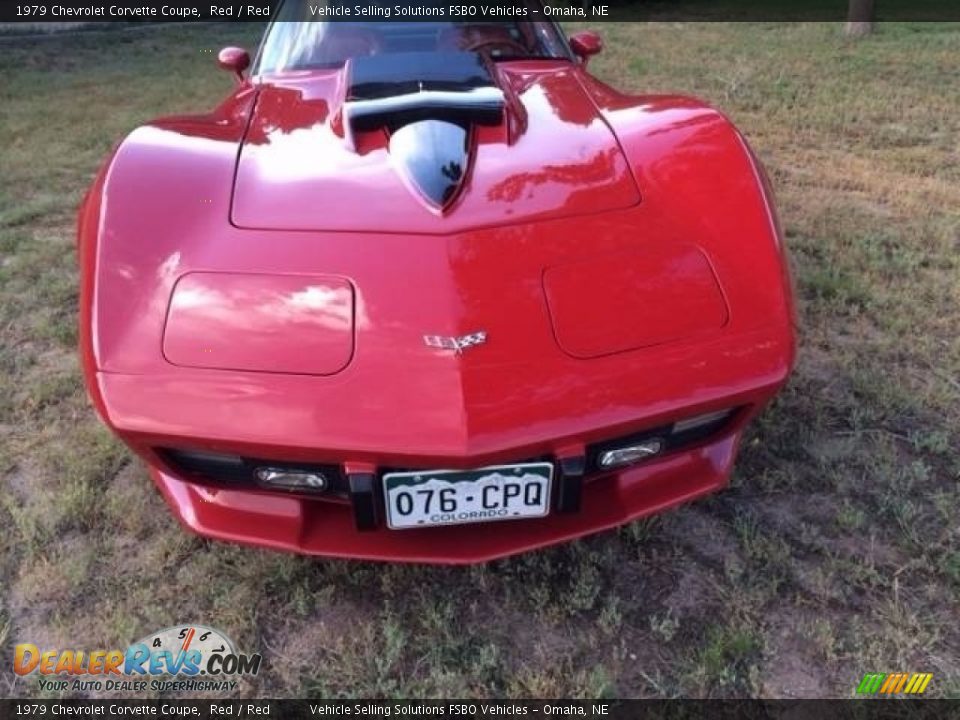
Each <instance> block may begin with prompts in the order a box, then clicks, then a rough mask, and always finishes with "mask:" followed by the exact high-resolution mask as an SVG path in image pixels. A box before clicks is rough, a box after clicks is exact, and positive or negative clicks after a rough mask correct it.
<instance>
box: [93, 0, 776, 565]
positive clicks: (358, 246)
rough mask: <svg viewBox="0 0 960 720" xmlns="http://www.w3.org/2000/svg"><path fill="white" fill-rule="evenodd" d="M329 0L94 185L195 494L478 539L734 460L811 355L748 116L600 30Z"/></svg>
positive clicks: (155, 130)
mask: <svg viewBox="0 0 960 720" xmlns="http://www.w3.org/2000/svg"><path fill="white" fill-rule="evenodd" d="M534 1H535V0H529V2H530V3H533V2H534ZM317 4H318V3H317V2H311V3H307V2H304V1H292V0H288V1H287V2H285V3H283V5H282V6H281V8H280V10H279V15H278V16H277V17H276V19H275V21H274V22H273V23H272V24H271V25H270V27H269V28H268V30H267V32H266V35H265V37H264V40H263V43H262V46H261V48H260V51H259V53H258V55H257V58H256V60H255V62H254V63H253V66H252V68H250V72H249V73H247V72H246V71H247V69H248V65H249V57H248V55H247V54H246V53H245V52H244V51H242V50H240V49H238V48H228V49H226V50H224V51H222V52H221V53H220V64H221V65H223V66H224V67H226V68H228V69H230V70H231V71H232V72H234V73H235V74H236V75H237V76H238V78H239V84H238V86H237V88H236V91H235V92H234V93H233V94H232V95H231V96H230V97H229V98H228V99H227V100H226V101H225V102H224V103H223V104H222V105H220V106H219V107H218V108H217V109H216V110H214V111H213V112H211V113H210V114H205V115H191V116H178V117H168V118H163V119H160V120H156V121H154V122H151V123H150V124H148V125H145V126H143V127H140V128H138V129H137V130H135V131H134V132H132V133H131V134H130V135H129V136H128V137H127V138H126V139H125V140H124V141H123V142H122V143H120V144H119V146H118V147H117V148H116V150H115V151H114V153H113V154H112V156H111V157H110V158H109V160H108V161H107V162H106V164H105V165H104V167H103V169H102V170H101V171H100V173H99V174H98V175H97V177H96V179H95V181H94V183H93V186H92V188H91V189H90V191H89V192H88V194H87V196H86V198H85V200H84V203H83V205H82V208H81V210H80V218H79V257H80V263H81V268H82V288H81V342H82V356H83V364H84V370H85V376H86V382H87V386H88V389H89V392H90V395H91V396H92V398H93V401H94V404H95V405H96V407H97V409H98V411H99V413H100V415H101V416H102V417H103V419H104V420H105V421H106V423H107V424H108V425H109V426H110V427H111V428H112V429H113V430H114V431H115V432H116V433H117V434H118V435H119V436H120V437H121V438H122V439H123V440H124V441H125V442H126V443H127V444H129V446H130V447H131V448H133V450H134V451H136V452H137V453H138V454H139V455H140V456H142V457H143V458H144V459H145V460H146V461H147V463H148V465H149V467H150V470H151V473H152V476H153V479H154V481H155V482H156V484H157V486H158V487H159V489H160V491H161V492H162V494H163V496H164V498H165V499H166V501H167V502H168V504H169V505H170V507H171V508H172V509H173V511H174V513H175V514H176V516H177V517H178V518H179V519H180V521H182V523H183V524H184V525H186V526H187V527H188V528H190V529H192V530H194V531H196V532H198V533H200V534H202V535H204V536H207V537H212V538H220V539H224V540H231V541H237V542H244V543H251V544H254V545H260V546H265V547H273V548H281V549H286V550H292V551H296V552H301V553H310V554H317V555H325V556H345V557H357V558H374V559H382V560H403V561H419V562H445V563H464V562H476V561H483V560H487V559H490V558H496V557H500V556H504V555H509V554H512V553H516V552H520V551H524V550H529V549H531V548H537V547H541V546H545V545H549V544H551V543H556V542H560V541H563V540H568V539H571V538H575V537H578V536H582V535H585V534H588V533H593V532H596V531H598V530H602V529H604V528H610V527H613V526H616V525H619V524H621V523H625V522H628V521H630V520H632V519H634V518H638V517H641V516H644V515H648V514H650V513H654V512H657V511H660V510H663V509H664V508H667V507H669V506H671V505H674V504H676V503H680V502H683V501H687V500H690V499H692V498H695V497H698V496H701V495H703V494H705V493H709V492H711V491H714V490H717V489H719V488H721V487H723V486H724V484H725V483H726V480H727V478H728V476H729V473H730V470H731V465H732V463H733V461H734V457H735V455H736V451H737V446H738V442H739V440H740V437H741V434H742V432H743V429H744V425H745V424H746V423H747V422H748V421H749V420H750V418H751V417H753V416H755V415H756V414H757V413H758V412H760V410H761V409H762V408H763V406H764V405H765V404H766V403H767V402H768V401H769V400H770V399H771V398H772V397H773V395H774V394H775V393H776V392H777V391H778V389H779V388H780V387H781V386H782V385H783V383H784V382H785V381H786V379H787V376H788V374H789V372H790V369H791V367H792V364H793V359H794V327H793V308H792V299H791V292H790V282H789V277H788V275H787V267H786V258H785V249H784V247H783V240H782V238H781V234H780V231H779V229H778V224H777V219H776V216H775V211H774V208H773V205H772V198H771V194H770V189H769V186H768V183H767V181H766V179H765V175H764V172H763V170H762V168H761V167H760V164H759V163H758V161H757V159H756V158H755V157H754V155H753V154H752V153H751V151H750V149H749V148H748V146H747V144H746V143H745V142H744V139H743V137H741V135H740V134H739V133H738V132H737V130H736V129H735V128H734V127H732V126H731V124H730V122H729V121H728V120H727V119H726V118H725V117H724V116H723V115H722V114H720V113H719V112H717V111H716V110H713V109H711V108H710V107H708V106H707V105H705V104H704V103H702V102H699V101H697V100H694V99H691V98H687V97H677V96H664V95H639V96H629V95H624V94H621V93H620V92H617V91H616V90H614V89H612V88H610V87H608V86H607V85H605V84H603V83H601V82H599V81H598V80H597V79H595V78H594V77H592V76H591V75H590V74H588V72H587V70H586V64H587V60H588V58H589V56H591V55H593V54H594V53H596V52H598V51H599V50H600V47H601V43H600V39H599V37H598V36H597V35H595V34H593V33H590V32H582V33H578V34H575V35H573V36H572V37H570V38H569V39H567V38H566V37H564V35H563V34H562V31H561V30H560V29H559V28H558V27H557V26H556V25H555V24H554V23H552V22H533V21H529V22H497V23H491V22H487V23H456V22H346V21H335V22H315V21H310V20H309V15H310V11H309V6H310V5H317ZM321 4H322V3H321ZM532 17H535V16H532ZM492 521H505V522H492Z"/></svg>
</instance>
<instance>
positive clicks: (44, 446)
mask: <svg viewBox="0 0 960 720" xmlns="http://www.w3.org/2000/svg"><path fill="white" fill-rule="evenodd" d="M603 30H604V33H605V36H606V39H607V50H606V51H605V53H604V54H602V55H601V56H599V58H598V59H596V60H595V61H594V62H593V69H594V70H595V72H596V73H597V74H598V75H599V76H600V77H602V78H603V79H605V80H607V81H609V82H611V83H613V84H615V85H618V86H620V87H623V88H630V89H632V90H634V91H637V92H662V91H679V92H683V93H692V94H697V95H701V96H703V97H705V98H707V99H708V100H710V101H712V102H713V103H715V104H716V105H718V106H720V107H722V108H723V109H725V110H726V111H727V112H728V113H729V114H730V115H731V117H732V118H733V119H734V121H735V122H737V124H738V125H739V126H740V127H741V128H742V129H743V131H744V132H745V133H746V135H747V136H748V138H749V139H750V140H751V142H752V143H753V145H754V147H755V148H756V149H757V151H758V153H759V155H760V156H761V157H762V158H763V160H764V161H765V162H766V164H767V166H768V168H769V170H770V172H771V175H772V177H773V180H774V182H775V185H776V186H777V189H778V193H779V200H780V206H781V214H782V217H783V220H784V224H785V227H786V232H787V236H788V242H789V244H790V246H791V250H792V254H793V261H794V271H795V276H796V280H797V287H798V296H799V297H798V300H799V308H800V322H801V351H800V358H799V367H798V370H797V372H796V375H795V376H794V378H793V380H792V382H791V384H790V386H789V387H788V389H787V390H786V391H785V392H784V394H783V395H782V396H781V398H780V399H779V401H778V402H777V403H776V405H775V406H774V407H773V408H771V409H770V410H769V411H768V412H767V413H766V414H765V415H764V416H763V418H762V420H761V421H760V422H758V423H757V424H756V425H755V426H754V427H753V428H752V429H751V431H750V432H749V435H748V437H747V438H746V440H745V442H744V447H743V454H742V457H741V460H740V462H739V465H738V468H737V471H736V474H735V476H734V478H733V482H732V486H731V488H730V489H729V490H727V491H726V492H723V493H721V494H719V495H717V496H715V497H713V498H710V499H708V500H705V501H701V502H697V503H694V504H692V505H689V506H686V507H684V508H682V509H680V510H677V511H674V512H671V513H668V514H665V515H663V516H661V517H657V518H654V519H652V520H649V521H645V522H640V523H636V524H634V525H632V526H629V527H626V528H624V529H622V530H620V531H619V532H610V533H605V534H602V535H599V536H597V537H594V538H591V539H588V540H585V541H582V542H578V543H574V544H571V545H567V546H563V547H559V548H556V549H553V550H549V551H545V552H538V553H534V554H530V555H526V556H522V557H519V558H516V559H511V560H506V561H501V562H495V563H492V564H490V565H487V566H481V567H473V568H461V569H449V568H432V567H407V566H403V567H400V566H397V567H394V566H388V565H375V564H364V563H352V562H340V561H337V562H321V561H316V560H310V559H304V558H300V557H294V556H288V555H283V554H277V553H273V552H266V551H256V550H248V549H242V548H238V547H233V546H229V545H222V544H217V543H210V542H206V541H203V540H200V539H197V538H195V537H192V536H188V535H186V534H185V533H184V532H182V531H181V530H180V528H179V526H178V525H177V524H176V523H175V521H174V520H173V519H172V517H171V516H170V515H169V513H168V512H167V510H166V507H165V506H164V504H163V502H162V501H161V499H160V497H159V496H158V495H157V493H156V492H155V491H154V490H153V487H152V485H151V484H150V483H149V480H148V478H147V475H146V473H145V472H144V470H143V469H142V468H141V466H140V465H139V464H137V463H136V462H133V461H132V460H131V458H130V456H129V454H128V453H127V452H126V451H125V450H124V449H123V448H122V447H121V446H120V445H119V444H118V443H117V442H116V441H114V440H113V439H112V438H111V437H110V435H109V434H108V433H107V432H106V431H105V430H104V429H103V428H102V427H101V426H100V424H99V422H98V421H97V419H96V418H95V415H94V412H93V410H92V409H91V408H90V407H89V405H88V403H87V399H86V397H85V395H84V391H83V388H82V384H81V380H80V373H79V368H78V362H77V356H76V351H75V347H76V341H77V338H76V328H75V325H76V305H77V273H76V268H75V264H74V233H73V220H74V211H75V208H76V206H77V204H78V202H79V200H80V198H81V195H82V193H83V191H84V190H85V188H86V186H87V184H88V182H89V180H90V178H91V177H92V175H93V173H94V171H95V169H96V168H97V165H98V163H99V162H100V160H101V159H102V158H103V157H104V156H105V154H106V153H107V152H108V150H109V148H110V147H111V145H112V144H113V143H114V142H116V141H117V140H119V139H120V138H121V137H122V136H123V135H124V134H125V133H126V132H128V131H129V130H131V129H132V128H134V127H135V126H137V125H138V124H140V123H142V122H143V121H145V120H147V119H149V118H151V117H154V116H157V115H160V114H168V113H175V112H183V111H201V110H204V109H206V108H208V107H211V106H213V105H214V104H215V103H216V102H218V101H219V99H220V98H221V97H223V96H225V95H226V93H227V92H228V91H229V88H230V83H231V80H230V78H229V77H228V76H227V75H226V74H225V73H223V72H220V71H218V70H217V69H216V67H215V62H214V55H215V53H216V51H217V50H218V49H219V48H220V47H221V46H223V45H227V44H243V45H246V46H248V47H252V46H254V44H255V38H256V36H257V34H258V32H259V28H257V27H254V26H243V27H236V28H234V27H229V26H224V25H208V26H197V27H189V26H175V27H169V28H150V29H141V30H131V31H122V32H121V31H113V32H102V33H90V34H84V35H79V36H73V37H56V38H50V39H41V40H36V39H6V40H0V43H2V44H0V77H2V78H3V80H2V82H0V137H2V140H0V168H2V172H0V483H2V492H0V528H3V529H4V532H2V533H0V696H36V695H42V692H41V691H40V690H39V688H38V685H37V682H36V679H35V678H34V677H30V678H27V679H26V680H24V679H19V678H16V677H15V676H14V675H13V673H12V671H11V669H10V668H11V663H10V659H11V658H12V655H13V645H14V644H15V643H16V642H33V643H36V644H38V645H40V646H43V647H47V648H85V649H93V648H114V647H123V646H125V645H126V644H127V643H129V642H131V641H133V640H135V639H137V638H139V637H141V636H143V635H145V634H146V633H148V632H151V631H153V630H156V629H159V628H162V627H165V626H168V625H172V624H174V623H181V622H189V621H196V622H202V623H205V624H208V625H212V626H214V627H217V628H220V629H222V630H224V631H225V632H227V633H228V634H229V635H231V636H232V637H233V638H234V640H235V641H237V644H238V646H239V648H241V649H243V650H245V651H250V652H253V651H257V652H261V653H263V655H264V663H263V668H264V670H263V671H262V673H261V675H260V676H259V677H258V678H257V679H256V680H253V681H245V682H243V684H242V685H241V687H242V694H243V695H244V696H296V695H302V694H304V693H310V694H317V695H324V696H341V695H346V696H358V695H359V696H368V697H369V696H395V695H399V696H410V695H412V696H437V695H450V696H490V695H507V696H567V697H569V696H598V695H613V696H626V697H630V696H640V697H653V696H668V697H673V696H689V695H693V696H711V697H725V696H768V697H783V696H808V697H810V696H816V697H822V696H839V697H849V696H851V695H852V694H853V691H854V689H855V688H856V685H857V683H858V682H859V679H860V678H861V677H862V675H863V673H865V672H892V671H909V672H921V671H924V672H932V673H934V679H933V681H932V682H931V684H930V686H929V689H928V690H927V694H928V695H934V696H952V697H957V696H960V653H958V648H960V627H958V623H957V619H958V604H957V597H958V593H960V523H958V518H960V511H958V506H960V482H958V481H960V438H958V434H960V432H958V428H960V112H958V110H960V83H958V82H957V77H956V72H957V67H958V66H960V27H957V26H956V25H941V26H937V25H929V26H924V25H884V26H882V27H880V28H879V31H878V33H877V34H876V35H875V36H873V37H871V38H869V39H866V40H864V41H861V42H858V43H850V42H848V41H845V40H844V39H843V38H842V37H841V36H840V25H839V24H810V25H789V24H780V25H773V24H771V25H751V24H735V25H725V24H720V23H713V24H692V25H690V24H679V23H671V24H664V25H657V24H631V25H619V26H606V27H604V28H603ZM211 51H212V52H211Z"/></svg>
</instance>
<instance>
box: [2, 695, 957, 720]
mask: <svg viewBox="0 0 960 720" xmlns="http://www.w3.org/2000/svg"><path fill="white" fill-rule="evenodd" d="M958 710H960V704H958V701H952V700H919V699H918V700H890V701H883V700H879V701H877V700H590V701H586V700H562V699H557V700H476V699H468V700H355V699H354V700H335V701H334V700H256V699H248V700H55V699H38V700H0V720H28V719H29V720H54V719H57V720H61V719H62V718H65V717H66V718H71V717H72V718H109V717H127V718H192V719H194V720H211V719H212V718H245V719H250V718H257V719H258V720H269V719H273V720H307V719H308V718H320V719H322V720H333V719H336V720H340V719H341V718H360V719H361V720H380V719H382V718H389V719H390V720H431V719H439V720H450V719H451V718H452V719H453V720H472V719H477V720H557V719H558V718H583V719H584V720H648V719H649V720H699V719H700V718H703V719H704V720H779V719H782V720H808V719H809V720H835V719H836V720H847V719H849V720H874V719H876V720H900V719H901V718H903V720H941V719H942V718H952V717H956V714H957V711H958Z"/></svg>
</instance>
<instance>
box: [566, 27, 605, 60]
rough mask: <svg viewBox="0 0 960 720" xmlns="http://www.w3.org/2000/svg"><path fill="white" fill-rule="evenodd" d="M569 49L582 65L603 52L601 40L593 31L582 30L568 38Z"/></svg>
mask: <svg viewBox="0 0 960 720" xmlns="http://www.w3.org/2000/svg"><path fill="white" fill-rule="evenodd" d="M570 49H571V50H573V53H574V55H576V56H577V57H578V58H580V62H582V63H583V64H584V65H586V64H587V62H588V61H589V60H590V58H591V57H593V56H594V55H596V54H597V53H598V52H600V51H601V50H603V38H601V37H600V35H599V33H595V32H593V30H582V31H580V32H578V33H574V34H573V35H571V36H570Z"/></svg>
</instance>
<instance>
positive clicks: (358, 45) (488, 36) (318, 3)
mask: <svg viewBox="0 0 960 720" xmlns="http://www.w3.org/2000/svg"><path fill="white" fill-rule="evenodd" d="M520 6H527V8H528V13H527V14H528V16H529V15H530V14H531V13H530V12H529V10H530V9H533V8H539V6H540V5H539V2H538V1H537V0H524V2H522V3H520ZM358 7H360V8H362V9H364V10H367V8H372V9H373V10H374V11H376V12H377V13H380V14H377V15H374V16H373V17H372V18H371V19H370V20H366V21H362V22H354V21H352V20H349V19H341V18H352V17H358V16H357V9H358ZM397 8H398V6H394V5H392V4H390V3H389V2H384V3H383V4H377V3H371V4H370V5H361V6H358V5H356V4H355V3H353V2H352V0H286V2H284V3H283V4H282V5H281V7H280V10H279V12H278V14H277V16H276V20H275V21H274V22H273V23H272V24H271V26H270V29H269V30H268V31H267V36H266V38H265V40H264V43H263V47H262V49H261V52H260V57H259V60H258V63H257V67H256V69H255V71H254V72H255V73H256V74H265V73H278V72H287V71H291V70H307V69H312V68H330V67H339V66H341V65H343V64H344V63H345V62H346V61H347V60H348V59H349V58H353V57H363V56H368V55H388V54H393V53H407V52H431V51H438V52H445V51H446V52H449V51H453V52H456V51H464V52H482V53H484V54H486V55H487V56H489V57H490V58H491V59H493V60H508V59H509V60H515V59H521V58H565V59H569V58H570V54H569V50H568V48H567V44H566V41H565V40H564V37H563V35H562V33H561V32H560V30H559V29H558V28H557V26H556V24H555V23H553V22H499V21H494V20H492V19H491V20H490V21H488V22H420V21H417V20H416V18H414V19H413V21H409V20H410V19H409V18H406V17H404V18H399V19H403V20H405V22H396V20H397V19H398V16H397V15H396V12H397ZM416 8H417V10H418V12H419V13H424V14H423V15H421V16H422V17H437V16H438V15H436V14H427V13H439V12H442V13H443V14H442V15H439V17H448V16H449V5H448V4H447V3H446V2H443V3H441V2H437V3H432V2H422V3H420V4H419V5H417V6H416ZM404 9H406V8H404ZM323 18H338V19H337V21H336V22H327V21H324V20H323ZM378 20H379V21H378Z"/></svg>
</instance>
